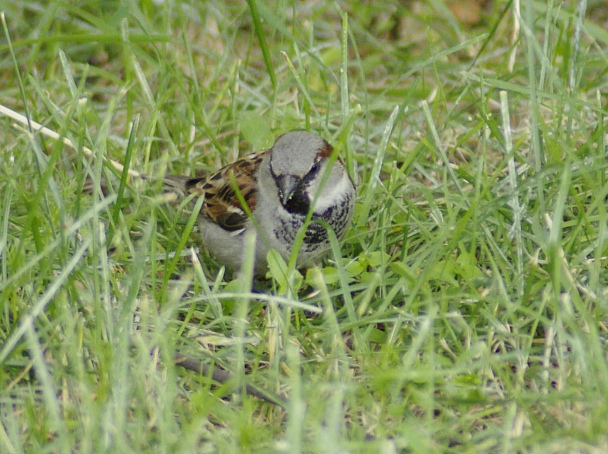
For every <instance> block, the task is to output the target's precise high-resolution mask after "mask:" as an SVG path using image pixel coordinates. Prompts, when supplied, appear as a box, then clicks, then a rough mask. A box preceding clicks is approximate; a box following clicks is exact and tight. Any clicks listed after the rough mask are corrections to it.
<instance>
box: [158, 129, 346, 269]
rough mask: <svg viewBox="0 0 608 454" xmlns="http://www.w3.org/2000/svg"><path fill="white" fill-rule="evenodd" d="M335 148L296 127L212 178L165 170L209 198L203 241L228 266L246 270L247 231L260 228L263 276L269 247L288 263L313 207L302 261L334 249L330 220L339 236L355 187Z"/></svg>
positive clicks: (171, 181) (258, 256)
mask: <svg viewBox="0 0 608 454" xmlns="http://www.w3.org/2000/svg"><path fill="white" fill-rule="evenodd" d="M333 153H334V149H333V147H332V146H331V145H330V144H329V143H328V142H327V141H325V140H324V139H322V138H321V137H319V136H318V135H316V134H314V133H310V132H306V131H292V132H287V133H285V134H283V135H281V136H279V137H278V138H277V139H276V141H275V143H274V145H273V146H272V147H271V148H269V149H267V150H263V151H259V152H256V153H253V154H250V155H248V156H245V157H243V158H241V159H238V160H237V161H235V162H233V163H232V164H229V165H227V166H225V167H223V168H222V169H220V170H218V171H217V172H214V173H212V174H210V175H208V176H205V177H202V178H188V177H183V176H176V175H166V176H165V179H164V183H165V185H167V186H169V187H171V188H173V189H177V190H178V191H179V192H181V193H182V194H184V195H186V196H188V195H190V194H195V195H196V196H199V197H204V200H203V202H202V207H201V209H200V213H199V229H200V233H201V236H202V240H203V243H204V244H205V246H206V247H207V249H208V250H209V253H210V254H211V255H212V256H213V257H215V258H216V259H217V260H218V262H219V263H221V264H222V265H224V266H226V268H228V269H230V270H232V271H239V270H240V268H241V266H242V262H243V260H244V258H243V249H244V245H243V239H244V236H245V233H246V232H247V231H248V230H251V229H255V230H256V232H257V241H256V249H255V263H254V266H255V272H256V274H258V275H261V274H263V273H265V271H266V270H267V267H268V264H267V258H266V257H267V254H268V251H269V250H270V249H275V250H276V251H278V252H279V254H280V255H281V256H282V257H283V258H284V259H285V260H286V261H289V259H290V257H291V254H292V250H293V244H294V241H295V239H296V236H297V235H298V232H299V231H300V229H301V228H302V227H303V226H304V224H305V222H306V218H307V216H308V214H309V212H310V214H311V221H310V224H309V225H308V227H307V229H306V233H305V234H304V241H303V243H302V245H301V247H300V249H299V251H298V257H297V265H298V266H299V267H300V266H306V265H308V264H312V263H314V262H315V261H317V260H319V259H320V258H322V256H323V255H324V253H325V252H327V251H328V250H329V247H330V244H329V237H328V234H327V229H326V225H329V226H330V227H331V228H332V229H333V231H334V232H335V234H336V236H337V237H338V239H340V238H342V237H343V236H344V234H345V233H346V231H347V230H348V227H349V225H350V223H351V220H352V217H353V211H354V207H355V197H356V190H355V186H354V184H353V181H352V179H351V178H350V176H349V175H348V172H347V171H346V169H345V167H344V163H343V162H342V161H341V160H340V158H338V157H336V158H335V159H332V155H333ZM237 191H238V192H237ZM239 193H240V199H241V200H243V201H244V202H245V204H246V207H244V206H243V204H241V201H240V200H239Z"/></svg>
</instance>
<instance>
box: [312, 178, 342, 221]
mask: <svg viewBox="0 0 608 454" xmlns="http://www.w3.org/2000/svg"><path fill="white" fill-rule="evenodd" d="M350 188H351V182H350V178H349V177H348V174H347V173H346V171H345V172H344V173H343V175H342V179H341V180H340V181H339V183H338V184H337V185H336V187H335V188H334V189H333V190H332V191H330V192H325V194H324V193H323V191H322V192H321V194H319V197H318V198H317V201H316V203H315V206H314V211H325V210H326V209H328V208H330V207H332V206H334V205H336V204H337V203H339V202H340V201H341V200H342V199H343V198H344V197H345V196H346V195H347V194H348V193H349V192H350V190H351V189H350ZM313 202H314V197H313Z"/></svg>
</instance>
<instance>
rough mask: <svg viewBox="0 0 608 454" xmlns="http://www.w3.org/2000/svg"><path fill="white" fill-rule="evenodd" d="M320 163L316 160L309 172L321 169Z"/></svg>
mask: <svg viewBox="0 0 608 454" xmlns="http://www.w3.org/2000/svg"><path fill="white" fill-rule="evenodd" d="M320 167H321V166H320V165H319V163H318V162H315V163H314V164H313V165H312V167H311V168H310V172H309V173H317V172H318V171H319V169H320Z"/></svg>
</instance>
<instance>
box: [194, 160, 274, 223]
mask: <svg viewBox="0 0 608 454" xmlns="http://www.w3.org/2000/svg"><path fill="white" fill-rule="evenodd" d="M266 152H267V151H261V152H258V153H254V154H251V155H248V156H245V157H243V158H241V159H239V160H238V161H235V162H233V163H232V164H230V165H227V166H226V167H223V168H222V169H220V170H218V171H217V172H215V173H212V174H211V175H209V176H207V177H204V178H194V179H191V180H187V181H186V182H185V189H186V192H187V193H190V194H198V195H204V196H205V201H204V202H203V206H202V207H201V215H202V216H204V217H206V218H207V219H210V220H211V221H213V222H215V223H216V224H218V225H219V226H220V227H222V228H223V229H225V230H228V231H230V232H233V231H236V230H240V229H242V228H244V227H245V222H246V221H247V213H246V211H245V210H244V209H243V207H242V206H241V203H240V201H239V198H238V196H237V192H236V190H235V185H236V187H238V190H239V192H240V193H241V194H242V196H243V198H244V200H245V202H247V206H248V207H249V210H250V211H253V210H254V209H255V202H256V195H257V194H256V170H257V169H258V166H259V165H260V163H261V162H262V159H263V158H264V154H265V153H266Z"/></svg>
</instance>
